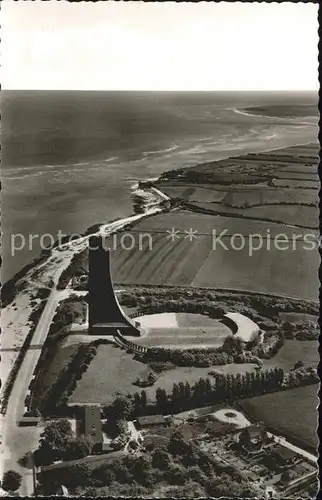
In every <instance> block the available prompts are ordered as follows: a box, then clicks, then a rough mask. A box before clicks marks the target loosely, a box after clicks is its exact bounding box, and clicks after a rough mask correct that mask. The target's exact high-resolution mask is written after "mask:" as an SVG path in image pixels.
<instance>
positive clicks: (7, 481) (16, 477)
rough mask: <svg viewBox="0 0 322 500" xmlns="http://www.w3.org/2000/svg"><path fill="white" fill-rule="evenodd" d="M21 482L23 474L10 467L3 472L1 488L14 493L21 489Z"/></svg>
mask: <svg viewBox="0 0 322 500" xmlns="http://www.w3.org/2000/svg"><path fill="white" fill-rule="evenodd" d="M21 482H22V476H21V474H20V473H19V472H17V471H15V470H12V469H9V470H7V471H6V472H5V473H4V474H3V477H2V481H1V488H2V489H3V490H4V491H6V492H8V493H14V492H15V491H17V490H19V488H20V486H21Z"/></svg>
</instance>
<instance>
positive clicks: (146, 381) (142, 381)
mask: <svg viewBox="0 0 322 500" xmlns="http://www.w3.org/2000/svg"><path fill="white" fill-rule="evenodd" d="M156 380H157V376H156V374H155V373H154V372H153V371H151V372H149V373H148V375H147V376H146V377H138V378H137V379H136V381H135V382H134V384H135V385H138V386H139V387H150V386H151V385H153V384H154V383H155V382H156Z"/></svg>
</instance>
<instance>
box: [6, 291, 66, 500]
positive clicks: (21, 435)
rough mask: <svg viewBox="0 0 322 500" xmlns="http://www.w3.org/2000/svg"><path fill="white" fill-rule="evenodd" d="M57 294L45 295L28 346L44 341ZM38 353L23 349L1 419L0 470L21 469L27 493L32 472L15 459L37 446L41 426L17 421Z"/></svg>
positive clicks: (29, 490)
mask: <svg viewBox="0 0 322 500" xmlns="http://www.w3.org/2000/svg"><path fill="white" fill-rule="evenodd" d="M59 298H60V293H59V292H58V291H57V290H56V288H54V289H53V290H52V292H51V293H50V295H49V297H48V299H47V303H46V306H45V308H44V310H43V313H42V315H41V317H40V319H39V321H38V325H37V327H36V329H35V332H34V335H33V338H32V341H31V347H32V346H33V345H37V346H42V345H43V344H44V342H45V340H46V337H47V334H48V331H49V327H50V324H51V321H52V319H53V316H54V314H55V311H56V308H57V306H58V302H59ZM40 354H41V349H40V348H39V349H32V348H31V349H29V350H28V351H27V352H26V354H25V357H24V359H23V362H22V364H21V367H20V370H19V372H18V375H17V378H16V380H15V383H14V385H13V388H12V391H11V394H10V398H9V401H8V407H7V411H6V414H5V415H4V416H3V417H2V419H1V434H2V439H3V443H2V448H3V450H2V454H1V474H2V473H3V472H5V471H6V470H8V469H14V470H17V471H18V472H20V473H21V474H22V476H23V482H22V485H21V488H20V494H21V495H26V496H27V495H32V493H33V482H32V474H31V470H30V469H26V468H24V467H22V466H21V465H19V463H18V461H19V460H21V458H22V457H23V456H24V455H25V454H26V453H28V452H30V451H31V450H33V449H35V448H37V445H38V441H39V435H40V432H41V429H39V428H38V427H19V426H18V422H19V420H20V418H21V417H22V415H23V413H24V406H25V405H24V401H25V397H26V394H27V391H28V387H29V384H30V382H31V379H32V376H33V373H34V370H35V368H36V365H37V363H38V359H39V356H40Z"/></svg>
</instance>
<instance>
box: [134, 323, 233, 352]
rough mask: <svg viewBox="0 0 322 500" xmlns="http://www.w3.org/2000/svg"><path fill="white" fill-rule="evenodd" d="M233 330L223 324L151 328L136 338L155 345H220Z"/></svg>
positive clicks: (146, 343)
mask: <svg viewBox="0 0 322 500" xmlns="http://www.w3.org/2000/svg"><path fill="white" fill-rule="evenodd" d="M218 323H219V322H218ZM229 334H231V331H230V330H229V329H228V328H227V327H226V326H225V325H223V324H218V325H217V327H216V326H214V327H199V328H193V327H190V328H189V327H181V328H180V327H177V328H176V327H175V328H149V329H148V332H147V334H146V335H145V336H144V337H141V338H138V339H135V343H136V344H139V345H145V346H149V347H152V346H155V347H165V348H167V347H169V348H175V347H180V348H181V349H188V348H189V347H200V348H207V347H219V346H220V345H222V343H223V340H224V339H225V338H226V337H227V335H229Z"/></svg>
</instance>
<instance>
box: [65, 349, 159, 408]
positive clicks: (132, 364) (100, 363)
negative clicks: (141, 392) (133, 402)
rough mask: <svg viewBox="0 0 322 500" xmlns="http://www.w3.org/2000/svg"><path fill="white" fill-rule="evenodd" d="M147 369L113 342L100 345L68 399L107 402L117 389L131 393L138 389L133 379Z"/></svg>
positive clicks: (141, 375) (76, 401) (112, 397)
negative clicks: (112, 343)
mask: <svg viewBox="0 0 322 500" xmlns="http://www.w3.org/2000/svg"><path fill="white" fill-rule="evenodd" d="M149 371H150V370H149V368H148V367H147V365H144V364H143V363H140V362H139V361H135V360H134V359H133V356H132V355H131V354H127V353H126V352H125V351H123V350H121V349H119V348H118V347H114V346H113V345H101V346H99V347H98V350H97V354H96V356H95V358H94V359H93V360H92V362H91V363H90V365H89V367H88V369H87V371H86V372H85V373H84V374H83V376H82V378H81V380H80V381H79V382H78V384H77V387H76V389H75V391H74V393H73V394H72V395H71V397H70V398H69V402H70V403H84V402H85V403H109V402H110V401H112V400H113V399H114V397H115V395H116V394H117V393H119V392H120V393H123V394H127V393H132V394H133V393H134V392H136V391H137V390H138V389H139V388H138V387H136V386H135V385H133V382H134V381H135V380H136V379H137V378H138V377H144V376H145V375H146V374H147V373H148V372H149Z"/></svg>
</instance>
